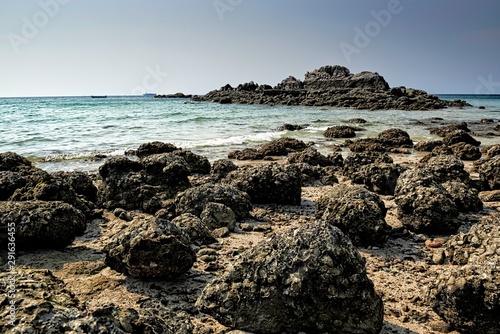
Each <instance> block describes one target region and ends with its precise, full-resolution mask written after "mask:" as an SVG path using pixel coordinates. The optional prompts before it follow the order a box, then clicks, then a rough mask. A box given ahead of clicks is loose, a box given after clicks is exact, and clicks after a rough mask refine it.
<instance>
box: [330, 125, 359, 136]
mask: <svg viewBox="0 0 500 334" xmlns="http://www.w3.org/2000/svg"><path fill="white" fill-rule="evenodd" d="M323 136H325V137H326V138H352V137H356V132H355V128H353V127H352V126H347V125H336V126H332V127H329V128H328V129H326V130H325V132H323Z"/></svg>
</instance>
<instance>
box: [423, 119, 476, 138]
mask: <svg viewBox="0 0 500 334" xmlns="http://www.w3.org/2000/svg"><path fill="white" fill-rule="evenodd" d="M457 130H462V131H465V132H470V130H469V128H468V127H467V123H465V122H461V123H452V124H448V125H445V126H440V127H437V128H432V129H430V132H431V134H435V135H438V136H440V137H446V135H448V134H451V133H453V132H455V131H457Z"/></svg>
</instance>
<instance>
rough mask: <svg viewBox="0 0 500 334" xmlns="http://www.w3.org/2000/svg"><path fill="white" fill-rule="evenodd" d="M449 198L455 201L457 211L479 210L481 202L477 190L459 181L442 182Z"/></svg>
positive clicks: (481, 205) (481, 206)
mask: <svg viewBox="0 0 500 334" xmlns="http://www.w3.org/2000/svg"><path fill="white" fill-rule="evenodd" d="M442 186H443V187H444V189H446V191H447V192H448V194H449V195H450V197H451V199H452V200H453V201H454V202H455V205H456V206H457V209H458V211H460V212H470V211H481V210H482V209H483V202H481V200H480V199H479V196H478V191H477V190H476V189H474V188H471V187H469V186H468V185H466V184H464V183H462V182H459V181H447V182H444V183H443V184H442Z"/></svg>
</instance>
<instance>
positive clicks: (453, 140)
mask: <svg viewBox="0 0 500 334" xmlns="http://www.w3.org/2000/svg"><path fill="white" fill-rule="evenodd" d="M443 142H444V143H445V144H446V145H448V146H451V145H453V144H457V143H466V144H470V145H473V146H479V145H481V142H480V141H477V140H475V139H474V138H472V136H471V135H470V134H468V133H467V132H465V131H463V130H457V131H453V132H450V133H447V134H446V136H445V137H444V138H443Z"/></svg>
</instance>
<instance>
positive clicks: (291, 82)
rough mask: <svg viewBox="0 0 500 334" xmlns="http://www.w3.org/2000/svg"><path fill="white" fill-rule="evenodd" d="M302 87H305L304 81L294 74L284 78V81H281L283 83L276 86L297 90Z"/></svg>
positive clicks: (277, 87)
mask: <svg viewBox="0 0 500 334" xmlns="http://www.w3.org/2000/svg"><path fill="white" fill-rule="evenodd" d="M302 88H304V84H303V83H302V81H300V80H298V79H297V78H295V77H293V76H289V77H288V78H286V79H283V81H281V83H279V84H278V85H277V86H276V89H283V90H297V89H302Z"/></svg>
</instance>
